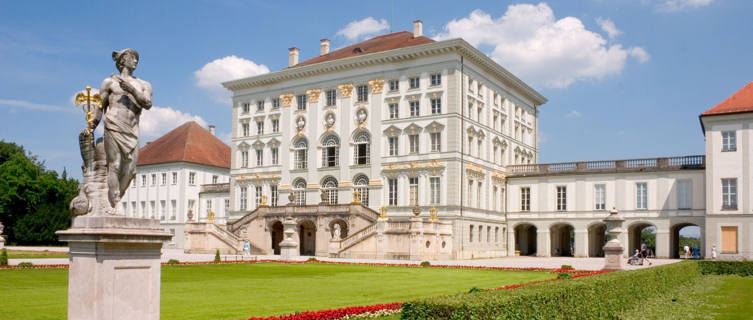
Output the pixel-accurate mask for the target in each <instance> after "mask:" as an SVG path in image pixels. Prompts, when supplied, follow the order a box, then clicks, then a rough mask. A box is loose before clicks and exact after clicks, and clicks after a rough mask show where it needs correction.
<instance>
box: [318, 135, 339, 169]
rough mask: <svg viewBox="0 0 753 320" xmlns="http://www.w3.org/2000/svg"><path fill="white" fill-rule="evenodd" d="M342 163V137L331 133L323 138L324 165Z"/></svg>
mask: <svg viewBox="0 0 753 320" xmlns="http://www.w3.org/2000/svg"><path fill="white" fill-rule="evenodd" d="M338 163H340V138H338V137H337V136H336V135H334V134H330V135H328V136H326V137H324V139H322V166H323V167H335V166H337V165H338Z"/></svg>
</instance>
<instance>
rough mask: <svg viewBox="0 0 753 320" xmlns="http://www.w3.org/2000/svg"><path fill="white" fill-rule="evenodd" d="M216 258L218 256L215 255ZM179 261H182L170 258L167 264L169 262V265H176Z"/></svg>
mask: <svg viewBox="0 0 753 320" xmlns="http://www.w3.org/2000/svg"><path fill="white" fill-rule="evenodd" d="M215 259H216V257H215ZM179 263H180V261H178V260H177V259H170V260H168V261H167V264H169V265H174V264H179Z"/></svg>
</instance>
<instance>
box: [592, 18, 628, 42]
mask: <svg viewBox="0 0 753 320" xmlns="http://www.w3.org/2000/svg"><path fill="white" fill-rule="evenodd" d="M596 23H598V24H599V27H601V30H603V31H604V32H606V33H607V36H609V39H614V38H615V37H617V36H619V35H620V34H622V31H620V29H617V26H615V25H614V22H612V20H609V19H602V18H596Z"/></svg>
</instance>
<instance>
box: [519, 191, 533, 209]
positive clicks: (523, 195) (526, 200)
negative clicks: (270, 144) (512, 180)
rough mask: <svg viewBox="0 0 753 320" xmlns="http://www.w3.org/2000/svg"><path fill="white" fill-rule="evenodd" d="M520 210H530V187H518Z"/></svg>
mask: <svg viewBox="0 0 753 320" xmlns="http://www.w3.org/2000/svg"><path fill="white" fill-rule="evenodd" d="M520 211H531V188H530V187H522V188H520Z"/></svg>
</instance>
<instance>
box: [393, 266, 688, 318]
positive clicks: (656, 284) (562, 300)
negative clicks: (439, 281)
mask: <svg viewBox="0 0 753 320" xmlns="http://www.w3.org/2000/svg"><path fill="white" fill-rule="evenodd" d="M699 276H701V273H700V271H699V268H698V266H697V264H696V263H695V262H694V261H686V262H680V263H674V264H670V265H665V266H660V267H654V268H647V269H641V270H637V271H622V272H611V273H606V274H600V275H595V276H591V277H585V278H579V279H571V280H559V281H549V282H544V283H541V284H537V285H532V286H527V287H523V288H520V289H516V290H503V291H488V292H481V293H463V294H457V295H449V296H439V297H433V298H427V299H422V300H416V301H411V302H406V303H404V304H403V308H402V316H401V317H402V319H409V320H411V319H613V318H616V316H617V314H618V312H619V311H622V310H624V309H626V308H635V306H637V305H640V303H641V301H643V300H645V299H650V298H653V297H656V296H658V295H660V294H662V293H665V292H667V291H669V290H671V289H672V288H674V287H676V286H678V285H680V284H683V283H685V282H687V281H690V280H692V279H693V278H694V277H699Z"/></svg>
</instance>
